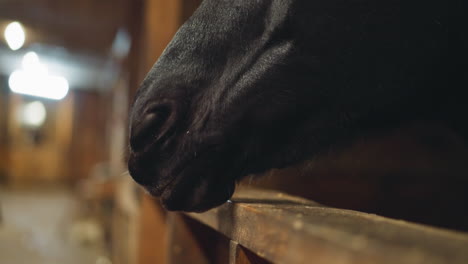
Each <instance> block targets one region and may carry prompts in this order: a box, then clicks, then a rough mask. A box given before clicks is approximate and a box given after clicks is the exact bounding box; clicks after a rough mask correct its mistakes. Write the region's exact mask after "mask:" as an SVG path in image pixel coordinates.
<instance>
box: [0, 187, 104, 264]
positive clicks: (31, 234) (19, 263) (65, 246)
mask: <svg viewBox="0 0 468 264" xmlns="http://www.w3.org/2000/svg"><path fill="white" fill-rule="evenodd" d="M0 208H1V220H0V262H1V263H3V264H24V263H34V264H55V263H57V264H58V263H68V264H75V263H76V264H87V263H96V264H108V263H110V261H109V260H108V259H107V258H106V257H105V255H106V254H105V250H104V247H103V244H102V234H100V233H99V231H100V229H99V228H98V226H96V225H93V223H92V222H90V221H89V219H88V220H86V221H85V220H84V219H85V218H84V216H83V214H82V212H81V211H82V210H81V209H80V208H82V206H80V204H79V202H78V199H77V198H76V197H75V196H73V194H72V192H70V191H68V190H67V189H65V188H57V187H47V188H42V189H34V190H6V189H0Z"/></svg>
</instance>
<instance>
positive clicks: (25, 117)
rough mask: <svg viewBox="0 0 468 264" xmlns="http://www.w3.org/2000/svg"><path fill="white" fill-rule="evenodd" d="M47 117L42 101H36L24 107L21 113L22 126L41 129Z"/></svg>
mask: <svg viewBox="0 0 468 264" xmlns="http://www.w3.org/2000/svg"><path fill="white" fill-rule="evenodd" d="M46 116H47V112H46V108H45V106H44V104H43V103H42V102H40V101H34V102H30V103H27V104H24V105H22V107H21V109H20V112H19V120H20V122H21V124H23V125H24V126H27V127H31V128H38V127H41V126H42V125H43V124H44V122H45V120H46Z"/></svg>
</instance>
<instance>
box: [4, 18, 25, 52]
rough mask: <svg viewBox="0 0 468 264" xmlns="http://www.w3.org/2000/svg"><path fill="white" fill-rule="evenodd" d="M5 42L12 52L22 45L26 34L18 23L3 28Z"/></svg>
mask: <svg viewBox="0 0 468 264" xmlns="http://www.w3.org/2000/svg"><path fill="white" fill-rule="evenodd" d="M4 35H5V40H6V42H7V44H8V46H9V47H10V49H12V50H18V49H20V48H21V47H23V45H24V41H25V39H26V34H25V33H24V29H23V26H22V25H21V24H20V23H19V22H12V23H10V24H8V26H7V27H6V28H5V34H4Z"/></svg>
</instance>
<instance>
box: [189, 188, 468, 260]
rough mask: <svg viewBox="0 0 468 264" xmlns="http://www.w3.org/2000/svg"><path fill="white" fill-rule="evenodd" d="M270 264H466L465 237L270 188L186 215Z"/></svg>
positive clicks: (240, 194) (247, 192) (467, 237)
mask: <svg viewBox="0 0 468 264" xmlns="http://www.w3.org/2000/svg"><path fill="white" fill-rule="evenodd" d="M188 215H189V216H190V217H192V218H194V219H196V220H198V221H200V222H201V223H204V224H206V225H208V226H210V227H211V228H213V229H215V230H217V231H218V232H220V233H222V234H224V235H225V236H227V237H228V238H230V239H232V240H234V241H235V242H237V243H239V244H240V245H242V246H244V247H246V248H247V249H249V250H251V251H252V252H254V253H256V254H258V255H259V256H261V257H263V258H265V259H267V260H269V261H272V262H273V263H288V264H294V263H311V262H313V263H400V264H401V263H425V264H426V263H468V250H467V249H468V235H467V234H466V233H456V232H452V231H448V230H443V229H437V228H432V227H428V226H423V225H417V224H412V223H408V222H405V221H399V220H393V219H388V218H384V217H380V216H377V215H372V214H366V213H360V212H356V211H350V210H342V209H336V208H328V207H324V206H321V205H318V204H316V203H314V202H309V201H307V200H304V199H300V198H296V197H292V196H288V195H284V194H281V193H276V192H269V191H260V190H254V191H252V190H249V189H248V190H240V191H239V192H238V193H236V195H235V196H234V198H233V199H232V202H228V203H226V204H224V205H222V206H220V207H218V208H216V209H213V210H211V211H208V212H205V213H202V214H196V213H190V214H188Z"/></svg>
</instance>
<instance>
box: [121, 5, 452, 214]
mask: <svg viewBox="0 0 468 264" xmlns="http://www.w3.org/2000/svg"><path fill="white" fill-rule="evenodd" d="M449 17H450V14H449V11H448V7H447V4H445V2H444V1H419V0H412V1H403V0H402V1H399V0H395V1H385V3H381V1H377V2H376V1H368V0H363V1H339V0H331V1H320V0H319V1H309V0H255V1H252V0H205V1H204V2H203V3H202V5H201V6H200V7H199V9H198V10H197V11H196V12H195V14H194V15H193V16H192V17H191V18H190V19H189V20H188V21H187V22H186V23H185V24H184V25H183V26H182V27H181V28H180V30H179V31H178V32H177V34H176V35H175V37H174V39H173V40H172V42H171V43H170V44H169V46H168V47H167V48H166V50H165V51H164V53H163V55H162V56H161V57H160V59H159V60H158V61H157V63H156V64H155V65H154V67H153V69H152V70H151V72H150V73H149V74H148V76H147V77H146V79H145V81H144V82H143V84H142V86H141V87H140V89H139V90H138V92H137V96H136V100H135V103H134V106H133V109H132V112H131V116H130V119H131V124H130V129H131V133H130V159H129V171H130V173H131V175H132V177H133V178H134V179H135V181H137V182H138V183H140V184H141V185H143V186H144V187H145V188H146V189H147V190H149V192H150V193H152V194H153V195H156V196H160V197H161V198H162V203H163V204H164V206H165V207H166V208H167V209H169V210H185V211H203V210H207V209H209V208H212V207H214V206H217V205H219V204H221V203H223V202H225V201H226V200H227V199H229V198H230V196H231V195H232V193H233V191H234V188H235V182H236V181H237V180H238V179H240V178H242V177H243V176H245V175H247V174H251V173H258V172H263V171H265V170H268V169H271V168H282V167H285V166H289V165H292V164H295V163H298V162H301V161H303V160H305V159H307V158H309V157H311V156H314V155H317V154H319V153H320V152H321V151H324V150H327V149H328V148H330V147H331V146H336V145H339V144H341V143H342V142H345V141H347V140H350V139H353V138H354V137H356V136H360V135H361V134H363V133H364V134H365V133H368V132H369V131H372V130H375V129H381V128H383V127H391V126H394V125H397V124H399V123H401V122H404V121H405V120H412V119H415V118H433V117H435V116H437V113H439V112H440V111H439V110H440V109H441V108H442V107H443V106H444V102H446V101H447V100H448V99H447V100H445V97H444V94H448V92H447V91H446V90H445V91H444V89H446V88H445V87H447V85H446V80H447V79H448V75H449V74H450V73H453V71H454V68H455V66H453V67H452V66H450V64H449V63H450V61H448V58H449V57H450V56H449V49H448V35H449V33H448V32H449V30H448V19H449ZM441 87H444V88H441Z"/></svg>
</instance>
